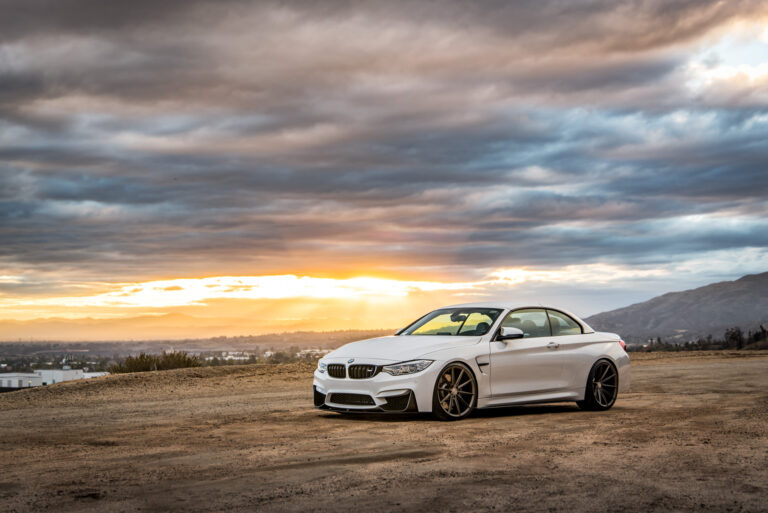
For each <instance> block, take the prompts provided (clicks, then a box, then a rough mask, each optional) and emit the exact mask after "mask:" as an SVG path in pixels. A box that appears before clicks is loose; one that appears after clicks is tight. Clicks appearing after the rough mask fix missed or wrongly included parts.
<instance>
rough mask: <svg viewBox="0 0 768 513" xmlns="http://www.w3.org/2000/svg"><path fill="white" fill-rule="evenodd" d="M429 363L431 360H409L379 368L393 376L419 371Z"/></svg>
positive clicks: (430, 363)
mask: <svg viewBox="0 0 768 513" xmlns="http://www.w3.org/2000/svg"><path fill="white" fill-rule="evenodd" d="M430 365H432V360H411V361H410V362H403V363H395V364H392V365H385V366H384V367H382V368H381V371H382V372H386V373H387V374H391V375H393V376H402V375H403V374H413V373H414V372H421V371H423V370H424V369H426V368H427V367H429V366H430Z"/></svg>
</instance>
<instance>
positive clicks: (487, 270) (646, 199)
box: [0, 0, 768, 339]
mask: <svg viewBox="0 0 768 513" xmlns="http://www.w3.org/2000/svg"><path fill="white" fill-rule="evenodd" d="M767 142H768V4H766V3H765V2H759V1H756V2H750V1H728V2H722V1H717V2H715V1H707V0H695V1H653V0H648V1H642V2H637V1H635V2H616V1H599V0H592V1H556V2H552V1H542V0H536V1H522V2H501V1H496V2H494V1H485V2H484V1H478V2H463V1H446V2H439V1H421V0H414V1H403V2H400V1H397V0H393V1H388V2H380V1H378V2H375V1H365V0H361V1H356V2H346V1H340V0H331V1H323V2H241V1H226V0H216V1H195V0H185V1H165V2H155V1H151V2H150V1H145V0H135V1H132V2H103V1H100V0H50V1H43V0H18V1H16V0H11V1H8V2H4V7H3V16H2V17H0V339H2V338H16V337H20V338H21V337H25V336H28V337H30V338H34V337H36V336H41V337H45V336H49V337H50V336H57V337H60V338H66V337H67V332H66V329H65V328H64V329H63V331H62V329H60V328H57V330H58V331H57V332H56V333H54V334H53V335H52V334H51V333H50V332H41V331H39V330H38V331H35V326H38V325H41V322H42V321H40V320H41V319H51V318H56V319H67V320H70V321H72V322H75V321H77V320H83V319H100V320H109V319H112V320H116V321H117V320H125V319H132V318H136V317H142V318H147V317H148V316H149V317H153V316H155V317H157V318H165V317H164V316H168V317H169V318H174V319H175V321H174V322H175V323H176V324H174V326H175V327H174V328H173V329H170V330H169V331H168V332H167V333H164V334H169V333H170V334H171V335H177V336H192V335H194V334H195V332H196V331H195V322H196V321H195V320H194V319H202V318H205V319H208V320H212V319H214V320H218V321H219V324H218V326H220V327H219V328H217V329H220V330H221V332H222V334H236V333H258V332H264V331H269V330H290V329H298V328H301V329H347V328H392V327H399V326H401V325H402V324H405V323H407V322H408V321H410V320H412V319H413V318H415V317H418V316H420V315H421V314H422V313H424V312H425V311H427V310H429V309H432V308H436V307H439V306H443V305H445V304H451V303H461V302H469V301H489V300H502V299H504V300H510V301H530V302H532V303H537V304H538V303H547V304H555V305H559V306H561V307H564V308H567V309H570V310H572V311H574V312H575V313H577V314H579V315H582V316H587V315H590V314H594V313H597V312H600V311H606V310H611V309H614V308H619V307H622V306H626V305H628V304H631V303H635V302H638V301H643V300H646V299H649V298H651V297H653V296H655V295H658V294H660V293H665V292H669V291H674V290H681V289H686V288H691V287H695V286H700V285H704V284H707V283H711V282H713V281H722V280H729V279H735V278H738V277H740V276H742V275H744V274H750V273H756V272H764V271H766V270H768V216H767V215H766V214H767V213H768V144H767ZM180 319H181V320H180ZM100 326H109V324H108V323H107V324H100ZM130 326H131V325H130V322H121V323H119V324H118V323H114V325H113V327H112V328H108V327H100V328H98V329H94V331H93V332H92V336H93V337H101V338H122V337H128V336H133V333H132V332H131V327H130ZM78 336H80V335H78ZM142 336H151V334H150V335H147V334H146V333H144V332H142Z"/></svg>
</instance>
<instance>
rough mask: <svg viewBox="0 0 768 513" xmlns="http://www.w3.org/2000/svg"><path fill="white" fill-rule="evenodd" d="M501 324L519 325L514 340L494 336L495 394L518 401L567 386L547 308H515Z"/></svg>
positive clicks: (492, 370) (494, 396) (493, 367)
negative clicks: (502, 339) (518, 331)
mask: <svg viewBox="0 0 768 513" xmlns="http://www.w3.org/2000/svg"><path fill="white" fill-rule="evenodd" d="M500 327H514V328H519V329H521V330H522V331H523V333H524V334H525V335H524V337H523V338H520V339H514V340H505V341H497V340H492V341H491V343H490V345H491V351H490V352H491V396H492V398H493V399H494V400H496V399H505V398H506V399H509V400H510V401H514V400H515V399H516V398H522V397H523V396H527V395H536V394H552V393H556V392H560V391H562V390H563V389H564V388H565V383H564V380H563V365H562V363H563V362H562V361H561V358H560V357H559V355H558V351H557V348H556V347H555V346H556V343H555V342H553V341H552V338H553V337H552V335H551V330H550V326H549V318H548V317H547V312H546V311H545V310H544V309H543V308H527V309H524V310H515V311H513V312H510V313H509V314H507V316H506V317H505V318H504V320H503V321H502V323H501V325H500Z"/></svg>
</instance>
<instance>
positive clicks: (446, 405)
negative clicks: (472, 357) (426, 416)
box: [432, 363, 477, 420]
mask: <svg viewBox="0 0 768 513" xmlns="http://www.w3.org/2000/svg"><path fill="white" fill-rule="evenodd" d="M476 405H477V382H476V381H475V376H474V375H473V374H472V371H471V370H469V367H467V366H466V365H464V364H463V363H451V364H449V365H446V367H445V368H444V369H443V370H442V371H441V372H440V374H439V375H438V377H437V382H436V383H435V392H434V394H433V397H432V413H433V414H434V415H435V417H437V418H438V419H440V420H459V419H463V418H464V417H466V416H467V415H469V414H470V413H472V410H474V409H475V406H476Z"/></svg>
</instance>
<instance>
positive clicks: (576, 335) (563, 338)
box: [547, 309, 594, 390]
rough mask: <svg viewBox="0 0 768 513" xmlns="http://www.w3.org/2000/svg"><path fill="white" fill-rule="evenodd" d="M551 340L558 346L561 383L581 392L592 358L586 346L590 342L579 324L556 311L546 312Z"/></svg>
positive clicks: (592, 361)
mask: <svg viewBox="0 0 768 513" xmlns="http://www.w3.org/2000/svg"><path fill="white" fill-rule="evenodd" d="M547 315H548V316H549V326H550V329H551V330H552V340H553V341H555V342H556V343H557V344H559V346H558V348H557V352H558V354H559V355H560V358H561V360H562V363H563V381H565V383H566V386H568V387H569V388H571V389H573V390H583V389H584V384H585V383H586V380H587V374H589V369H590V368H591V367H592V364H593V363H594V357H593V355H592V353H591V352H590V351H589V349H588V348H587V346H589V345H590V344H591V343H592V342H590V340H589V335H584V334H583V331H584V330H583V329H582V327H581V324H579V323H578V322H576V320H575V319H573V318H572V317H571V316H569V315H567V314H565V313H563V312H559V311H557V310H549V309H548V310H547Z"/></svg>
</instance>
